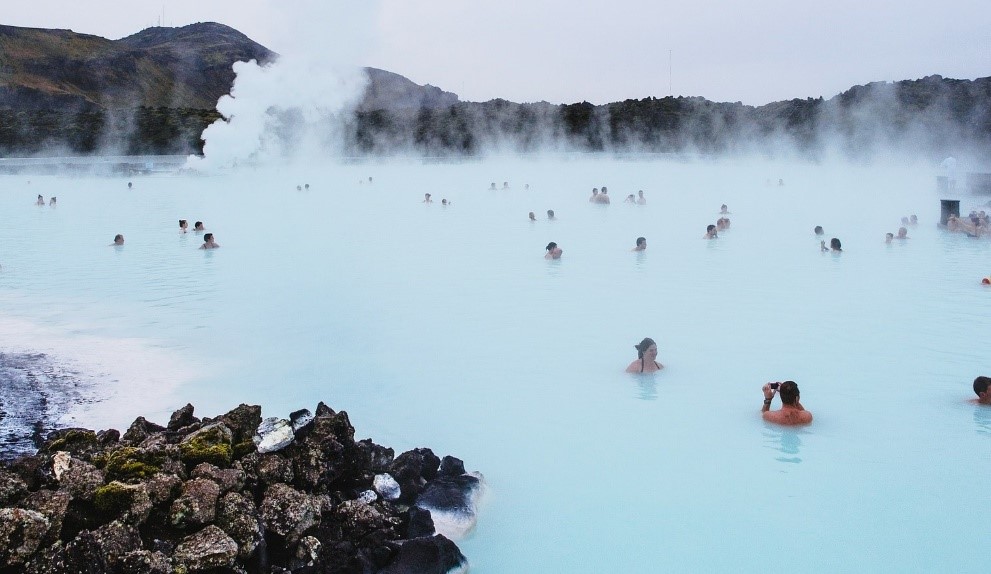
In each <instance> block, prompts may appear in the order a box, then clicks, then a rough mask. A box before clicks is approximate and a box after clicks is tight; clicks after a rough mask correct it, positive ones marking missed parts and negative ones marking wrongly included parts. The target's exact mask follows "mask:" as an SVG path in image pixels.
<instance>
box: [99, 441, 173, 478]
mask: <svg viewBox="0 0 991 574" xmlns="http://www.w3.org/2000/svg"><path fill="white" fill-rule="evenodd" d="M162 458H163V456H162V455H161V454H152V453H148V452H145V451H142V450H141V449H139V448H135V447H133V446H126V447H123V448H119V449H117V450H115V451H113V452H111V453H110V454H109V455H107V458H106V462H105V464H104V468H103V470H104V472H106V473H107V479H108V480H119V481H121V482H129V481H136V480H143V479H146V478H148V477H150V476H152V475H153V474H155V473H157V472H159V471H160V470H161V464H162V462H163V460H162Z"/></svg>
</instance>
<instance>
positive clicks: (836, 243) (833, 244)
mask: <svg viewBox="0 0 991 574" xmlns="http://www.w3.org/2000/svg"><path fill="white" fill-rule="evenodd" d="M829 248H830V249H835V250H837V251H843V245H842V244H841V243H840V240H839V239H838V238H836V237H834V238H832V239H830V240H829Z"/></svg>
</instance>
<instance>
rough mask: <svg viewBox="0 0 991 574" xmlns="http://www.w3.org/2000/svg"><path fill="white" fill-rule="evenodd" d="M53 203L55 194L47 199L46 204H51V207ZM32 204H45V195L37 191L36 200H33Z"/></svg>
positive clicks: (53, 205)
mask: <svg viewBox="0 0 991 574" xmlns="http://www.w3.org/2000/svg"><path fill="white" fill-rule="evenodd" d="M55 203H56V199H55V196H54V195H53V196H52V198H51V199H50V200H48V205H49V206H51V207H55ZM34 204H35V205H45V197H44V196H43V195H41V194H40V193H39V194H38V200H37V201H35V202H34Z"/></svg>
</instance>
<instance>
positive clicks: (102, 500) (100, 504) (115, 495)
mask: <svg viewBox="0 0 991 574" xmlns="http://www.w3.org/2000/svg"><path fill="white" fill-rule="evenodd" d="M137 490H138V489H137V487H135V486H132V485H128V484H124V483H123V482H119V481H116V480H115V481H113V482H111V483H110V484H107V485H104V486H101V487H100V488H97V489H96V493H95V494H94V495H93V506H95V507H96V509H97V510H99V511H100V512H103V513H105V514H107V515H108V516H111V517H114V516H119V515H121V514H123V513H124V512H126V511H127V510H129V509H130V508H131V505H132V504H133V503H134V497H135V496H136V494H137Z"/></svg>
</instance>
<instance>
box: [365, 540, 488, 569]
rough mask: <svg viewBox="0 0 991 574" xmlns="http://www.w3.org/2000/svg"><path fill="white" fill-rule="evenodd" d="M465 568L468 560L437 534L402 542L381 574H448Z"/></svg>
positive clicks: (456, 548) (455, 546)
mask: <svg viewBox="0 0 991 574" xmlns="http://www.w3.org/2000/svg"><path fill="white" fill-rule="evenodd" d="M467 566H468V559H467V558H465V556H464V554H462V553H461V551H460V550H458V547H457V545H455V544H454V543H453V542H451V541H450V540H448V539H447V538H444V537H443V536H441V535H440V534H438V535H436V536H431V537H430V538H413V539H412V540H407V541H406V542H404V543H403V545H402V547H401V548H400V549H399V555H398V556H397V557H396V559H395V560H393V562H392V563H391V564H389V565H388V566H386V567H385V568H384V569H383V570H382V572H381V574H448V572H451V571H452V570H456V569H464V568H467Z"/></svg>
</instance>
